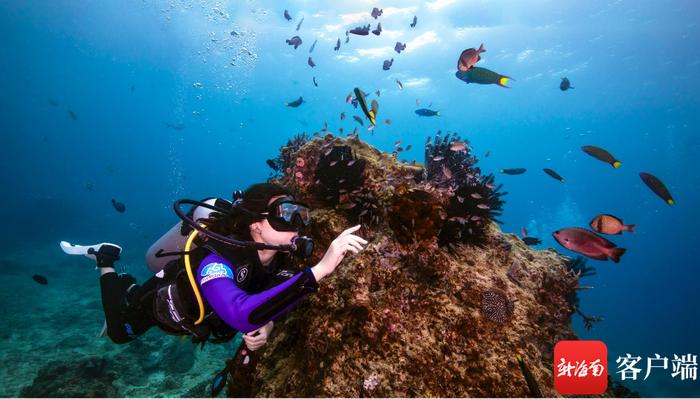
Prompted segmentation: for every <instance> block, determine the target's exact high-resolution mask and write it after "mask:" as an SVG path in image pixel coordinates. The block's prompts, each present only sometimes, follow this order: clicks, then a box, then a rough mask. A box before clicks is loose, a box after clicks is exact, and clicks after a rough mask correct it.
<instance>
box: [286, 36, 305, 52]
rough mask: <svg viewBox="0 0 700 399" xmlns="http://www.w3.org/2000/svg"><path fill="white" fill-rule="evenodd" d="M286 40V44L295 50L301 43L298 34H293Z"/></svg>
mask: <svg viewBox="0 0 700 399" xmlns="http://www.w3.org/2000/svg"><path fill="white" fill-rule="evenodd" d="M286 42H287V44H288V45H290V46H294V50H296V49H297V47H299V46H301V43H303V42H302V40H301V38H300V37H299V36H293V37H292V38H291V39H287V40H286Z"/></svg>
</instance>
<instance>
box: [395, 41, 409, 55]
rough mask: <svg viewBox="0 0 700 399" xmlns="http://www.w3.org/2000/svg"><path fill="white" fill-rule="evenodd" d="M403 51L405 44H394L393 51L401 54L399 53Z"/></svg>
mask: <svg viewBox="0 0 700 399" xmlns="http://www.w3.org/2000/svg"><path fill="white" fill-rule="evenodd" d="M404 50H406V43H401V42H396V44H395V45H394V51H396V52H397V53H399V54H401V52H402V51H404Z"/></svg>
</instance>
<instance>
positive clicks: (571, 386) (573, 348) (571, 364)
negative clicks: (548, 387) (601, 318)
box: [554, 341, 608, 395]
mask: <svg viewBox="0 0 700 399" xmlns="http://www.w3.org/2000/svg"><path fill="white" fill-rule="evenodd" d="M607 388H608V347H607V346H606V345H605V343H603V342H602V341H559V342H557V344H556V345H555V346H554V389H556V391H557V392H559V393H560V394H562V395H599V394H602V393H603V392H605V390H606V389H607Z"/></svg>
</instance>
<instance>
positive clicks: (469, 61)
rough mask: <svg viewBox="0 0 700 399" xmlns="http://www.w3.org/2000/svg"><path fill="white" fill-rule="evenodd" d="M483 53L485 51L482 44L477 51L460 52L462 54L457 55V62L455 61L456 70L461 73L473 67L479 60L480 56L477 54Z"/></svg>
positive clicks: (469, 49) (472, 49)
mask: <svg viewBox="0 0 700 399" xmlns="http://www.w3.org/2000/svg"><path fill="white" fill-rule="evenodd" d="M485 51H486V49H485V48H484V44H483V43H481V46H479V49H474V48H468V49H466V50H464V51H462V54H460V55H459V60H458V61H457V68H458V69H459V70H460V71H462V72H466V71H468V70H469V68H471V67H473V66H474V64H476V63H477V62H479V60H480V59H481V56H480V55H479V54H481V53H483V52H485Z"/></svg>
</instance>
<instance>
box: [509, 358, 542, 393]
mask: <svg viewBox="0 0 700 399" xmlns="http://www.w3.org/2000/svg"><path fill="white" fill-rule="evenodd" d="M515 358H516V359H517V360H518V364H519V365H520V371H521V372H522V373H523V376H524V377H525V382H527V387H528V389H529V390H530V396H531V397H533V398H542V397H544V396H543V395H542V391H541V390H540V385H539V384H538V383H537V380H535V376H533V375H532V372H530V369H529V368H528V367H527V365H526V364H525V361H523V357H522V356H520V355H515Z"/></svg>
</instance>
